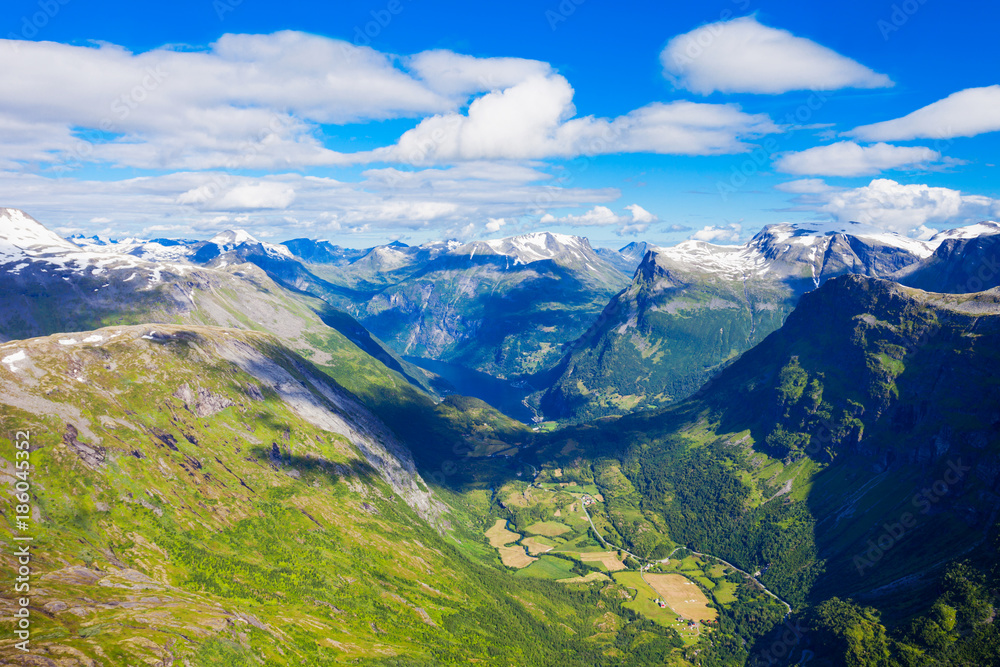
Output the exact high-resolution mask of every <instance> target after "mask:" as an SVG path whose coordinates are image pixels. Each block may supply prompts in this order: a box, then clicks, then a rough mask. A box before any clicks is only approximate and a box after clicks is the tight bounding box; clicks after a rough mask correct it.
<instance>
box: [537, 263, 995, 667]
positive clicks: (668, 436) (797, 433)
mask: <svg viewBox="0 0 1000 667" xmlns="http://www.w3.org/2000/svg"><path fill="white" fill-rule="evenodd" d="M998 356H1000V294H998V293H997V292H996V291H995V290H994V291H990V292H985V293H979V294H963V295H944V294H933V293H926V292H921V291H919V290H915V289H910V288H905V287H901V286H899V285H896V284H893V283H890V282H887V281H882V280H877V279H868V278H862V277H858V276H848V277H842V278H835V279H833V280H831V281H828V282H827V283H826V284H825V285H823V286H822V287H821V288H819V289H818V290H816V291H814V292H810V293H808V294H806V295H804V296H803V297H802V299H801V302H800V304H799V306H798V307H797V308H796V310H795V311H794V312H793V313H792V314H791V315H790V316H789V317H788V320H787V321H786V323H785V324H784V325H783V326H782V328H780V329H779V330H777V331H776V332H774V333H773V334H771V335H770V336H768V337H767V338H766V339H765V340H764V341H763V342H762V343H761V344H759V345H757V346H756V347H755V348H753V349H752V350H750V351H748V352H746V353H745V354H744V355H743V356H742V357H740V359H739V360H738V361H736V362H735V363H733V364H732V365H731V366H729V367H728V368H727V369H725V370H724V371H723V372H722V373H721V374H720V375H719V376H718V377H717V378H716V379H715V380H714V381H713V382H712V383H710V384H709V385H708V386H706V387H705V388H703V390H701V391H700V392H698V394H697V395H696V396H695V397H693V398H691V399H690V400H688V401H685V402H683V403H680V404H678V405H676V406H674V407H671V408H669V409H667V410H663V411H658V412H649V413H644V414H637V415H632V416H629V417H624V418H621V419H617V420H613V421H610V422H608V423H606V424H601V423H598V424H595V425H591V426H583V427H578V428H570V429H564V430H561V431H558V432H556V433H555V434H553V435H552V436H550V438H551V441H550V443H549V444H546V445H542V446H541V447H540V449H539V451H538V458H537V461H536V465H539V466H540V467H541V468H542V469H543V470H549V469H554V468H556V467H560V468H561V469H563V470H565V469H566V468H567V467H573V468H574V469H576V470H578V473H577V474H580V475H582V476H583V478H584V480H585V481H588V480H590V481H592V483H593V484H595V485H596V486H597V490H598V491H599V492H600V493H601V494H602V496H603V498H604V501H603V503H602V508H601V509H602V511H601V514H602V515H603V516H602V517H601V518H599V519H595V522H597V523H599V524H600V525H601V526H603V530H605V531H606V534H607V535H608V536H609V537H610V539H612V541H615V540H619V542H618V543H620V544H626V545H628V546H629V547H630V548H631V549H633V550H634V551H635V552H636V553H637V554H639V555H641V556H644V557H649V558H660V557H662V556H663V555H666V553H668V552H669V551H670V550H671V549H672V548H673V547H674V545H685V546H689V547H691V548H692V549H695V550H698V551H702V552H707V553H711V554H713V555H716V556H719V557H722V558H725V559H727V560H729V561H731V562H733V563H735V564H736V565H738V566H739V567H741V568H743V569H745V570H747V571H748V572H758V571H759V572H760V575H759V579H760V581H761V582H762V583H763V584H764V585H765V586H767V587H769V588H771V589H772V590H773V591H775V592H776V593H777V594H779V595H780V596H782V597H783V598H785V599H786V600H788V601H789V602H791V604H792V606H793V607H795V608H796V609H797V610H803V609H808V608H810V607H812V606H813V605H816V604H818V603H820V602H821V601H823V600H826V599H828V598H832V597H835V596H836V597H838V598H852V599H854V600H856V601H858V602H859V603H861V604H862V605H870V606H874V607H877V608H878V609H879V610H880V611H881V618H882V619H883V620H882V621H881V622H885V623H888V624H889V625H890V626H891V627H892V628H893V631H894V632H896V633H897V634H896V635H895V636H896V637H897V639H899V638H901V637H902V636H903V634H905V632H906V630H905V628H906V627H907V625H908V624H909V623H910V621H911V619H914V618H915V617H918V616H921V615H922V614H925V613H929V612H928V610H929V609H930V607H931V606H932V604H933V603H934V601H935V600H936V599H937V597H938V596H939V595H940V594H941V586H942V584H941V582H942V581H943V580H944V578H946V577H947V576H950V575H948V572H949V571H950V570H949V569H948V568H949V567H951V566H952V564H954V563H956V562H958V561H961V560H962V559H972V561H973V562H974V563H977V562H978V563H986V564H988V563H991V562H993V560H995V559H996V548H997V544H996V540H995V537H996V526H997V523H996V520H997V517H998V513H1000V412H998V411H997V407H996V406H997V405H998V404H1000V382H998V379H997V377H998V376H997V374H996V373H995V368H996V367H997V364H998V362H1000V359H998ZM570 443H571V444H572V446H570ZM567 452H569V453H567ZM607 470H611V471H618V472H616V473H615V474H612V475H609V474H607V472H602V471H607ZM975 567H979V566H975ZM984 567H985V566H984ZM974 569H975V568H974ZM980 569H981V568H980ZM988 569H989V567H987V570H988ZM977 576H978V575H977ZM984 576H985V575H984ZM973 578H975V577H973ZM977 585H978V584H977ZM977 590H980V589H977ZM981 590H983V591H987V592H986V593H982V595H985V598H984V599H985V600H986V602H984V603H983V604H987V605H990V604H993V602H992V598H991V594H990V593H988V590H989V588H988V587H987V588H985V589H981ZM977 604H979V603H977ZM977 622H978V621H977ZM969 623H971V621H969V620H968V619H966V625H965V626H964V627H965V629H964V630H963V632H965V635H963V637H962V638H960V637H959V636H958V635H955V636H954V637H952V641H955V642H958V641H959V639H961V641H962V642H965V641H978V640H974V639H969V637H972V636H973V635H974V634H975V632H978V630H974V627H973V626H975V627H979V626H976V624H975V623H972V624H971V625H969ZM827 629H829V628H827ZM899 633H903V634H899ZM970 633H972V634H970ZM831 641H832V640H831ZM893 641H897V640H896V639H894V640H893ZM899 641H904V640H903V639H899ZM913 641H914V642H916V643H915V644H914V645H915V646H918V647H920V646H923V648H921V649H920V650H930V649H929V648H928V647H927V646H925V645H923V644H921V643H920V642H919V641H917V640H913ZM921 641H922V640H921ZM984 641H986V640H984ZM904 643H906V642H905V641H904ZM956 645H957V644H956ZM799 648H800V649H801V648H802V647H801V646H800V647H799ZM893 650H895V649H893ZM899 650H903V649H899ZM970 650H971V649H970ZM736 654H739V652H738V651H737V653H736ZM736 654H733V655H736ZM742 655H743V658H741V659H747V658H748V657H749V654H742ZM734 659H735V658H734ZM720 664H731V663H725V662H724V663H720ZM832 664H840V663H837V662H834V663H832ZM858 664H868V663H858ZM886 664H889V663H886ZM912 664H931V663H922V662H915V663H912Z"/></svg>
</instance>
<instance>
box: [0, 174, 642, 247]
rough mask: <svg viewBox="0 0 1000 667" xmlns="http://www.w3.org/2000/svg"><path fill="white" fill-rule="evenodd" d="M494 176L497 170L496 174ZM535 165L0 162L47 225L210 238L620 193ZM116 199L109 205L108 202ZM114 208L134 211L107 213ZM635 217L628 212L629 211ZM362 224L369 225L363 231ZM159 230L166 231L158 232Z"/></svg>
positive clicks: (433, 219) (435, 217)
mask: <svg viewBox="0 0 1000 667" xmlns="http://www.w3.org/2000/svg"><path fill="white" fill-rule="evenodd" d="M490 176H496V177H497V178H490ZM548 180H549V175H548V174H546V173H544V172H541V171H537V170H535V169H530V168H523V169H498V170H497V173H496V174H492V173H490V172H489V171H487V170H484V167H483V165H482V164H474V163H470V164H462V165H459V166H456V167H452V168H449V169H428V170H423V171H401V170H397V169H373V170H369V171H366V172H364V173H363V174H362V178H361V180H360V181H359V182H343V181H338V180H335V179H333V178H320V177H316V176H309V175H302V174H297V173H284V174H273V175H268V176H263V177H255V178H252V177H245V176H233V175H230V174H227V173H224V172H216V171H210V172H177V173H171V174H165V175H161V176H148V177H141V178H131V179H124V180H119V181H106V180H94V181H83V180H77V179H72V178H46V177H42V176H39V175H36V174H26V173H14V172H2V171H0V192H3V193H6V194H5V196H4V205H5V206H13V207H17V208H22V209H25V210H26V211H28V212H29V213H31V214H32V215H34V216H35V217H36V218H38V220H40V221H41V222H42V223H43V224H47V225H51V226H53V227H54V226H58V225H62V226H67V227H74V228H80V229H82V230H89V232H88V233H95V232H96V231H98V230H99V229H103V228H104V227H105V226H106V225H108V224H109V223H103V222H102V223H100V224H99V225H98V223H92V222H90V221H91V219H92V218H95V217H109V218H112V222H111V223H110V225H111V227H112V230H111V231H110V232H109V233H108V234H109V235H114V236H132V235H142V234H146V232H144V231H143V230H153V229H154V228H162V229H163V230H164V232H166V231H167V230H170V235H174V236H181V237H186V238H200V237H208V236H211V235H212V234H213V233H215V232H217V231H218V230H219V229H220V228H224V227H226V226H232V225H233V221H234V219H235V218H236V217H237V216H239V217H240V218H242V219H243V220H244V221H245V222H242V223H241V226H244V227H246V229H247V230H248V231H251V232H252V233H254V234H255V235H258V236H263V235H265V233H266V232H267V231H268V230H274V231H275V232H276V233H277V236H278V237H279V238H292V237H295V236H302V235H306V234H305V233H304V232H308V235H310V236H313V237H318V236H322V235H323V234H324V233H327V232H330V231H338V230H339V231H342V232H344V233H347V232H358V233H367V234H369V235H370V236H372V237H373V238H378V239H381V238H384V237H385V236H386V233H387V230H395V232H396V233H397V234H398V233H399V230H401V229H406V230H411V231H413V232H414V233H420V234H421V235H422V236H424V237H425V238H437V237H439V236H441V235H442V234H446V233H448V232H449V230H451V229H453V228H455V229H457V228H458V226H460V225H465V224H467V223H468V222H469V221H470V220H473V221H483V224H488V221H490V220H491V219H492V220H497V221H499V220H501V219H502V220H504V221H505V222H506V224H507V225H513V224H514V221H515V220H518V219H520V218H524V217H529V216H537V215H538V212H539V211H540V209H543V208H547V207H551V208H572V207H592V206H594V205H596V204H602V203H606V202H610V201H614V200H617V199H618V198H619V197H620V194H621V193H620V192H619V191H618V190H616V189H614V188H579V187H566V186H559V185H553V184H550V183H548V182H547V181H548ZM109 202H111V204H109ZM109 208H111V209H113V210H116V211H128V212H129V215H128V216H118V215H113V216H112V215H109ZM627 217H630V216H627ZM362 230H364V231H362ZM158 235H163V233H160V234H158Z"/></svg>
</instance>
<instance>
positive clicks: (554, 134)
mask: <svg viewBox="0 0 1000 667" xmlns="http://www.w3.org/2000/svg"><path fill="white" fill-rule="evenodd" d="M575 113H576V108H575V107H574V106H573V88H572V86H570V84H569V82H568V81H567V80H566V79H565V78H563V77H562V76H559V75H556V74H553V75H547V76H541V75H536V76H531V77H529V78H528V79H526V80H525V81H522V82H520V83H518V84H516V85H514V86H511V87H510V88H506V89H504V90H499V91H494V92H491V93H488V94H486V95H483V96H482V97H479V98H477V99H476V100H475V101H473V102H472V104H471V105H469V109H468V113H467V114H459V113H451V114H439V115H435V116H433V117H431V118H427V119H425V120H423V121H421V123H420V124H419V125H418V126H417V127H415V128H413V129H412V130H409V131H408V132H406V133H405V134H403V136H402V137H400V139H399V142H398V143H397V144H396V145H395V146H392V147H388V148H384V149H377V150H375V151H372V153H371V154H370V156H369V159H377V160H385V161H396V162H407V163H411V164H425V163H436V162H449V161H456V160H496V159H501V160H532V159H543V158H550V157H575V156H579V155H602V154H607V153H660V154H672V155H720V154H729V153H740V152H744V151H747V150H749V149H750V148H751V146H750V145H749V144H747V143H745V140H747V139H753V138H756V137H760V136H762V135H765V134H768V133H772V132H778V131H780V129H779V128H778V127H777V126H776V125H775V124H774V123H773V122H772V121H771V119H770V118H769V117H768V116H767V115H766V114H747V113H744V112H743V111H741V110H740V108H739V107H738V106H736V105H733V104H699V103H694V102H687V101H677V102H671V103H669V104H662V103H653V104H649V105H646V106H644V107H641V108H639V109H636V110H634V111H632V112H630V113H628V114H625V115H623V116H619V117H617V118H614V119H607V118H595V117H593V116H586V117H582V118H574V117H573V116H574V115H575Z"/></svg>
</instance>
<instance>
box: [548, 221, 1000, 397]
mask: <svg viewBox="0 0 1000 667" xmlns="http://www.w3.org/2000/svg"><path fill="white" fill-rule="evenodd" d="M997 241H1000V225H997V224H996V223H994V222H984V223H979V224H976V225H970V226H967V227H962V228H959V229H954V230H949V231H944V232H940V233H938V234H935V235H934V236H932V237H930V238H928V239H926V240H917V239H912V238H909V237H906V236H901V235H898V234H892V233H886V232H884V231H882V230H878V229H873V228H871V227H867V226H865V225H860V224H853V223H852V224H848V225H832V224H825V225H824V224H810V225H791V224H787V223H783V224H776V225H769V226H767V227H765V228H764V229H762V230H761V231H760V232H758V233H757V234H756V235H755V236H754V237H753V238H751V239H750V240H749V241H747V242H746V243H743V244H741V245H716V244H712V243H706V242H703V241H694V240H692V241H684V242H682V243H679V244H677V245H676V246H672V247H667V248H650V250H649V252H647V254H646V256H645V258H644V259H643V261H642V263H641V264H640V266H639V268H638V269H637V271H636V274H635V278H634V279H633V281H632V284H631V285H630V286H629V287H628V288H627V289H626V290H624V291H623V292H622V293H620V294H618V295H616V296H615V297H614V298H613V299H612V300H611V302H610V303H609V304H608V306H607V307H606V308H605V310H604V313H603V314H602V316H601V317H600V318H598V320H597V322H596V324H594V326H593V327H591V329H590V330H589V331H588V332H587V333H586V334H584V336H582V337H581V338H580V339H578V340H577V341H575V342H573V343H572V344H571V345H570V350H571V351H570V352H569V353H568V354H567V355H566V356H565V357H564V358H563V360H562V362H561V363H560V367H559V373H560V375H559V378H558V379H557V380H556V381H555V383H554V384H553V386H552V387H551V388H550V389H549V390H548V392H547V393H546V395H545V397H544V399H543V406H544V407H545V409H546V410H547V412H548V414H550V415H551V416H559V417H567V416H578V417H587V416H598V415H603V414H616V413H617V414H620V413H622V412H624V411H626V410H628V409H632V408H633V407H634V406H635V405H637V404H638V405H658V404H663V403H666V402H670V401H673V400H677V399H680V398H684V397H685V396H687V395H689V394H690V393H692V392H693V391H694V390H696V389H697V388H698V387H699V386H700V385H701V384H702V383H703V382H704V381H705V380H706V379H707V378H708V377H710V376H711V374H712V373H714V372H716V371H717V370H718V368H719V367H720V364H725V363H727V362H728V361H729V360H731V359H733V358H735V357H736V356H737V355H739V354H740V353H742V352H743V351H745V350H747V349H749V348H750V347H753V346H754V345H756V344H757V343H758V342H760V341H761V340H763V338H764V337H766V336H767V335H768V334H769V333H771V332H772V331H774V330H775V329H777V328H778V327H779V326H781V324H782V322H783V321H784V318H785V317H786V316H787V314H788V313H789V312H791V310H792V309H793V308H794V307H795V304H796V303H797V302H798V299H799V297H800V296H801V295H802V294H803V293H805V292H807V291H810V290H813V289H815V288H817V287H819V286H820V285H821V284H822V283H823V282H825V281H826V280H828V279H829V278H832V277H834V276H838V275H844V274H858V275H864V276H868V277H875V278H887V279H890V280H899V281H901V282H904V284H908V285H915V286H919V287H921V288H923V289H927V290H932V291H963V290H964V291H974V290H973V289H970V288H969V287H970V286H972V287H973V288H975V289H987V288H989V287H992V286H994V285H996V284H1000V268H998V269H997V270H996V271H995V272H994V273H993V274H992V279H993V282H992V283H988V282H985V281H983V280H979V281H976V280H975V279H974V276H970V275H968V270H967V268H966V267H968V265H969V262H968V261H965V260H964V259H963V258H964V257H977V258H979V260H980V262H979V263H977V264H976V267H977V269H978V268H979V267H982V266H984V264H983V262H985V261H986V252H985V248H986V246H989V247H990V248H994V247H1000V243H997ZM622 368H634V369H637V370H638V369H642V371H641V372H635V373H621V372H620V369H622Z"/></svg>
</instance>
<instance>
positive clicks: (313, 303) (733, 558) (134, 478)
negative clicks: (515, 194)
mask: <svg viewBox="0 0 1000 667" xmlns="http://www.w3.org/2000/svg"><path fill="white" fill-rule="evenodd" d="M997 243H1000V225H997V224H996V223H981V224H978V225H972V226H967V227H962V228H958V229H955V230H950V231H947V232H941V233H939V234H937V235H936V236H933V237H931V238H929V239H926V240H913V239H909V238H906V237H900V236H896V235H892V234H886V233H884V232H880V231H877V230H872V229H868V228H864V227H863V226H861V225H848V226H843V227H841V226H829V225H827V226H819V225H814V226H811V227H801V226H800V227H793V226H790V225H772V226H769V227H767V228H765V229H763V230H762V231H761V232H760V233H758V234H757V235H756V236H754V237H753V238H752V239H751V240H750V241H748V242H747V243H746V244H743V245H739V246H719V245H712V244H707V243H701V242H696V241H689V242H685V243H682V244H679V245H677V246H674V247H671V248H658V247H655V246H649V245H646V244H630V245H629V246H626V247H625V248H622V249H621V250H620V251H609V250H607V249H597V250H595V249H593V248H592V247H591V246H590V244H589V242H588V241H587V240H586V239H582V238H580V237H572V236H564V235H558V234H550V233H538V234H529V235H523V236H515V237H511V238H509V239H501V240H495V241H481V242H474V243H468V244H462V243H459V242H456V241H451V242H439V243H432V244H424V245H422V246H413V247H411V246H406V245H404V244H402V243H393V244H390V245H388V246H379V247H376V248H369V249H364V250H351V249H345V248H340V247H337V246H333V245H331V244H329V243H327V242H321V241H310V240H307V239H297V240H294V241H289V242H287V243H285V244H272V243H265V242H261V241H259V240H257V239H255V238H253V237H252V236H250V235H249V234H246V233H245V232H241V231H238V230H231V231H227V232H222V233H220V234H218V235H216V236H215V237H213V238H212V239H210V240H209V241H172V240H168V239H158V240H154V241H144V240H137V239H128V240H121V241H110V240H107V239H100V238H79V237H75V238H73V239H69V240H68V239H62V238H60V237H59V236H58V235H56V234H54V233H52V232H50V231H49V230H47V229H46V228H45V227H44V226H42V225H41V224H40V223H38V222H37V221H35V220H33V219H31V218H30V216H28V215H27V214H25V213H23V212H21V211H17V210H13V209H0V386H2V391H0V422H2V423H3V426H4V430H5V432H10V433H15V432H18V431H22V432H24V431H27V432H28V433H30V436H29V438H28V439H29V440H30V456H31V465H32V472H31V474H32V480H33V481H32V500H31V502H32V511H31V517H32V521H31V527H32V530H33V540H34V542H33V543H34V544H35V545H36V549H35V551H34V552H33V553H34V554H35V556H34V559H35V560H34V561H33V568H34V570H33V571H34V574H33V575H32V576H33V577H35V579H34V580H33V583H32V586H33V593H32V603H31V610H32V614H33V616H32V618H33V623H34V624H35V625H34V626H33V628H34V629H33V633H34V635H33V636H34V639H33V641H34V647H35V648H36V649H37V651H36V653H35V656H37V657H39V658H40V659H42V660H48V661H50V662H51V663H52V664H70V665H76V664H79V665H83V664H95V663H102V664H137V663H140V662H144V663H149V664H192V665H200V664H220V665H245V664H255V663H256V664H302V665H328V664H341V663H345V662H348V663H356V664H372V665H375V664H386V665H388V664H394V665H402V664H405V665H424V664H427V665H431V664H467V663H469V662H482V663H484V664H525V665H535V664H538V665H543V664H544V665H547V664H568V665H573V664H577V665H651V664H658V665H659V664H670V665H678V666H688V665H696V664H697V665H732V664H751V665H757V664H803V663H807V662H813V663H814V664H820V665H842V664H850V665H867V664H880V665H887V666H889V667H895V666H896V665H899V666H900V667H902V666H903V665H939V664H954V665H959V664H977V665H978V664H983V665H988V664H995V657H996V655H998V654H1000V634H998V632H997V629H996V627H995V626H994V624H993V623H992V619H993V617H994V616H995V613H994V609H995V608H996V607H997V605H998V604H1000V600H998V599H997V593H996V591H997V590H1000V571H998V567H997V563H998V562H1000V558H998V555H997V554H998V548H1000V533H998V529H997V518H998V513H1000V413H998V412H997V407H996V406H997V405H998V403H1000V393H998V391H1000V387H998V385H997V382H996V380H995V377H994V376H995V373H994V372H993V369H994V368H996V365H997V362H998V359H997V354H998V350H1000V287H998V285H1000V279H998V275H1000V271H998V266H997V255H996V250H998V249H1000V248H998V246H997ZM612 253H614V254H612ZM639 253H641V257H640V254H639ZM629 266H632V267H633V270H632V272H631V282H629V277H628V275H627V274H628V272H629ZM404 355H405V356H404ZM431 362H433V363H431ZM424 367H427V368H432V370H425V368H424ZM456 368H457V369H461V370H462V371H464V372H467V373H469V374H472V373H477V372H478V373H479V374H478V375H474V376H472V379H471V380H470V381H468V383H467V384H466V385H464V386H459V385H460V384H461V382H460V379H459V378H458V376H457V374H455V372H454V371H455V369H456ZM432 371H433V372H432ZM484 371H486V372H487V373H489V374H485V373H484ZM487 381H492V382H496V383H499V384H504V385H506V386H507V387H508V388H509V389H511V390H513V392H514V394H515V396H516V398H517V399H518V400H517V401H514V402H515V403H517V404H519V405H520V404H521V401H523V407H525V409H526V410H529V411H530V410H531V409H533V410H535V411H536V413H535V414H536V415H539V416H538V417H536V421H538V422H540V420H541V418H542V416H541V415H544V417H546V418H549V419H550V420H552V421H547V422H540V423H535V425H534V427H533V428H531V427H529V426H527V425H525V424H524V423H521V422H519V421H517V420H515V419H511V418H510V417H509V416H508V415H505V414H503V412H501V411H500V410H498V409H497V408H504V410H506V411H507V412H508V413H510V412H511V410H510V409H509V406H508V405H506V404H503V403H502V402H501V401H499V400H493V399H495V398H496V395H494V394H490V393H489V392H484V393H483V396H484V397H486V398H489V399H490V400H493V403H494V404H493V405H491V404H490V403H489V402H484V401H483V400H478V399H477V398H474V397H468V396H462V395H461V393H462V391H460V390H464V389H465V388H466V387H470V388H473V389H479V390H482V389H483V388H484V386H486V385H488V384H489V382H487ZM512 384H513V385H515V386H511V385H512ZM470 393H471V392H470ZM553 418H554V419H553ZM524 421H530V420H528V419H524ZM3 456H4V460H3V461H0V464H3V465H4V470H5V473H4V481H5V482H6V483H7V484H11V485H13V484H15V483H16V481H17V479H18V477H17V474H18V473H17V469H16V468H15V467H14V459H15V456H14V454H13V449H12V448H11V449H10V452H9V457H8V456H7V454H4V455H3ZM12 497H13V496H11V498H12ZM11 498H8V499H7V500H5V502H6V503H8V504H7V505H3V506H2V507H3V510H4V514H5V516H7V517H8V519H9V520H11V518H12V517H13V516H14V512H13V507H14V506H13V504H10V503H11V502H12V500H11ZM11 533H12V534H16V528H15V526H14V524H11ZM9 544H10V543H8V545H9ZM10 553H11V550H10V549H8V550H5V552H4V555H2V556H0V563H2V567H3V568H4V569H5V570H7V571H9V572H8V574H10V576H13V574H12V573H13V572H14V571H15V570H16V568H17V563H16V560H15V559H14V557H13V556H11V555H10ZM668 582H672V584H670V585H674V586H680V588H679V589H677V590H676V591H675V590H674V589H672V588H670V585H668ZM675 594H676V595H675ZM700 601H703V602H700ZM0 603H2V604H3V605H5V608H6V609H8V611H9V612H10V613H8V614H5V616H6V617H8V618H12V615H11V614H12V613H13V610H15V609H16V608H17V604H16V601H15V600H14V599H12V598H10V597H4V596H0ZM682 605H684V606H682ZM790 632H791V634H789V633H790ZM10 636H13V635H10ZM5 641H6V643H3V642H0V655H3V656H4V657H5V658H7V657H11V658H13V657H14V656H18V655H19V654H18V653H17V652H16V650H15V648H14V647H13V644H14V641H13V639H6V640H5ZM35 656H33V657H35ZM13 664H19V663H17V662H14V663H13Z"/></svg>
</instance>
